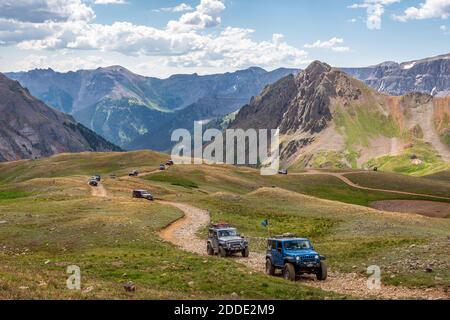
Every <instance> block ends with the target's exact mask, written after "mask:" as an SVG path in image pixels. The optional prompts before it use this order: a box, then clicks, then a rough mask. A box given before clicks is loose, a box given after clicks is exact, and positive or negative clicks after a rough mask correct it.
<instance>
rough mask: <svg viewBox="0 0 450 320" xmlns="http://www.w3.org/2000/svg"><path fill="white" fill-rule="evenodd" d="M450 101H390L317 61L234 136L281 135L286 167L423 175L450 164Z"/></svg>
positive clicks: (264, 100)
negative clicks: (272, 131)
mask: <svg viewBox="0 0 450 320" xmlns="http://www.w3.org/2000/svg"><path fill="white" fill-rule="evenodd" d="M449 120H450V97H433V96H431V95H429V94H426V93H408V94H406V95H404V96H390V95H386V94H383V93H380V92H378V91H376V90H374V89H372V88H370V87H368V86H367V85H366V84H365V83H363V82H361V81H359V80H357V79H355V78H352V77H351V76H349V75H348V74H347V73H345V72H343V71H341V70H339V69H335V68H332V67H331V66H329V65H327V64H325V63H321V62H319V61H315V62H313V63H312V64H311V65H310V66H309V67H308V68H306V69H305V70H304V71H302V72H300V73H298V74H297V75H295V76H294V75H288V76H286V77H285V78H282V79H280V80H279V81H277V82H276V83H274V84H272V85H270V86H268V87H266V88H265V89H264V90H263V91H262V93H261V94H260V95H259V96H257V97H254V98H252V100H251V101H250V103H249V104H247V105H246V106H244V107H243V108H242V109H241V110H240V111H239V113H238V114H237V115H236V117H235V119H234V121H233V122H231V124H230V126H229V127H230V128H240V129H250V128H255V129H265V128H267V129H276V128H279V129H280V134H281V142H282V145H281V157H282V160H283V165H284V166H285V167H297V168H309V167H320V168H329V167H335V168H361V167H366V168H371V167H383V166H385V167H386V166H392V167H393V168H391V169H392V170H393V171H400V172H402V171H408V170H409V171H410V172H414V171H416V172H421V173H423V172H424V171H426V170H435V169H436V168H439V167H445V166H447V165H448V162H449V161H450V121H449Z"/></svg>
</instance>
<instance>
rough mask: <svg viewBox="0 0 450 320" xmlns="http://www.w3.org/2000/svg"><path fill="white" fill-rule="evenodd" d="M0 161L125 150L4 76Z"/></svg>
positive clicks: (0, 104) (0, 101)
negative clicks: (70, 153) (57, 154)
mask: <svg viewBox="0 0 450 320" xmlns="http://www.w3.org/2000/svg"><path fill="white" fill-rule="evenodd" d="M0 114H1V115H2V116H1V117H0V161H13V160H20V159H34V158H39V157H45V156H50V155H53V154H56V153H62V152H83V151H121V149H120V148H118V147H116V146H115V145H113V144H111V143H110V142H108V141H106V140H105V139H103V138H102V137H100V136H98V135H97V134H96V133H94V132H93V131H91V130H89V129H88V128H86V127H84V126H83V125H81V124H79V123H77V122H76V121H75V120H74V119H73V118H72V117H71V116H68V115H66V114H64V113H62V112H59V111H57V110H55V109H52V108H50V107H48V106H46V105H45V104H44V103H43V102H41V101H39V100H37V99H36V98H34V97H33V96H32V95H31V94H30V92H29V91H28V90H27V89H25V88H23V87H22V86H21V85H20V84H19V83H18V82H17V81H13V80H11V79H9V78H7V77H6V76H4V75H2V74H0Z"/></svg>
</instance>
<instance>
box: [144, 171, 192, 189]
mask: <svg viewBox="0 0 450 320" xmlns="http://www.w3.org/2000/svg"><path fill="white" fill-rule="evenodd" d="M146 179H147V180H149V181H158V182H165V183H170V184H171V185H173V186H179V187H183V188H187V189H192V188H195V189H197V188H198V184H197V183H195V182H194V181H192V180H189V179H186V178H183V177H180V176H176V175H171V174H166V173H161V174H154V175H151V176H148V177H147V178H146Z"/></svg>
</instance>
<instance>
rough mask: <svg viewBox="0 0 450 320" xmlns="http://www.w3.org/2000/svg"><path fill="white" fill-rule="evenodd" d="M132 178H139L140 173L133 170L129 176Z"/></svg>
mask: <svg viewBox="0 0 450 320" xmlns="http://www.w3.org/2000/svg"><path fill="white" fill-rule="evenodd" d="M128 175H129V176H130V177H137V176H138V175H139V171H137V170H133V171H131V172H130V173H129V174H128Z"/></svg>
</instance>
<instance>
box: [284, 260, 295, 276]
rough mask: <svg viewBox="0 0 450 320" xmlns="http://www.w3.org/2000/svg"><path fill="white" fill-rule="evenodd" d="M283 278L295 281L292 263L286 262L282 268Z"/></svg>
mask: <svg viewBox="0 0 450 320" xmlns="http://www.w3.org/2000/svg"><path fill="white" fill-rule="evenodd" d="M283 278H284V279H286V280H289V281H295V267H294V265H293V264H292V263H289V262H288V263H286V264H285V265H284V269H283Z"/></svg>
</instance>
